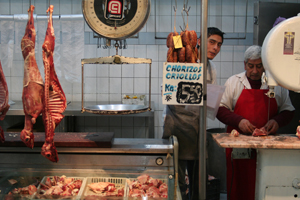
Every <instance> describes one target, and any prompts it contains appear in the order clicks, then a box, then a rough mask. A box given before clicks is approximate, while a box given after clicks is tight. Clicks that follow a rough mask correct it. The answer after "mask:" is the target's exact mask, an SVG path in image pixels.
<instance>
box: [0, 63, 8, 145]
mask: <svg viewBox="0 0 300 200" xmlns="http://www.w3.org/2000/svg"><path fill="white" fill-rule="evenodd" d="M9 107H10V105H9V104H8V87H7V83H6V79H5V76H4V73H3V69H2V65H1V61H0V120H3V119H4V118H5V115H6V113H7V111H8V109H9ZM4 141H5V138H4V132H3V129H2V127H1V126H0V142H4Z"/></svg>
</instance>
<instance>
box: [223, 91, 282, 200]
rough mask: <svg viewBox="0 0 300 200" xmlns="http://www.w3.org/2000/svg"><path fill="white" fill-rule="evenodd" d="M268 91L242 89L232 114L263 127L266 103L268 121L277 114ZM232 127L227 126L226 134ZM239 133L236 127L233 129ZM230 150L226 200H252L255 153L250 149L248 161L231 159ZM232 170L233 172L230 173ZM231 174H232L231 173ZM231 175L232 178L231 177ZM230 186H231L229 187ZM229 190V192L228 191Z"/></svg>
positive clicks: (266, 119)
mask: <svg viewBox="0 0 300 200" xmlns="http://www.w3.org/2000/svg"><path fill="white" fill-rule="evenodd" d="M267 91H268V89H264V90H261V89H243V91H242V93H241V95H240V97H239V98H238V100H237V102H236V105H235V108H234V113H236V114H238V115H241V116H243V117H244V118H245V119H247V120H249V121H250V122H251V123H252V124H253V125H254V126H256V128H261V127H263V126H264V125H265V124H266V123H267V121H268V103H269V100H270V109H269V110H270V111H269V119H270V118H272V117H273V116H275V115H276V114H277V103H276V100H275V98H271V99H269V98H268V96H267V95H265V93H266V92H267ZM232 129H234V127H231V126H228V127H227V133H230V132H231V131H232ZM235 129H236V130H238V131H239V132H240V133H242V132H241V130H239V129H238V128H237V127H235ZM231 152H232V149H231V148H230V149H229V148H227V149H226V163H227V199H228V197H230V200H241V199H243V200H254V199H255V178H256V151H255V150H254V149H252V151H251V158H250V159H232V160H231ZM232 168H233V171H232ZM232 172H233V173H232ZM232 174H233V176H232ZM231 184H232V186H231ZM230 190H231V191H230Z"/></svg>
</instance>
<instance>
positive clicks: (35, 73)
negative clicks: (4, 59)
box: [20, 5, 44, 148]
mask: <svg viewBox="0 0 300 200" xmlns="http://www.w3.org/2000/svg"><path fill="white" fill-rule="evenodd" d="M33 11H34V6H33V5H31V6H30V8H29V9H28V22H27V26H26V29H25V35H24V37H23V38H22V40H21V49H22V54H23V58H24V79H23V94H22V101H23V110H24V113H25V125H24V129H23V130H22V131H21V135H20V136H21V140H22V141H23V142H24V143H25V144H26V146H27V147H29V148H33V146H34V135H33V133H32V128H33V124H35V122H36V118H37V117H38V116H39V115H40V114H41V112H42V109H43V102H42V99H43V95H44V84H43V79H42V76H41V73H40V71H39V69H38V66H37V63H36V60H35V49H34V48H35V35H36V32H35V28H34V20H33Z"/></svg>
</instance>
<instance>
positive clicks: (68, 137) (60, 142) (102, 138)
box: [0, 132, 114, 148]
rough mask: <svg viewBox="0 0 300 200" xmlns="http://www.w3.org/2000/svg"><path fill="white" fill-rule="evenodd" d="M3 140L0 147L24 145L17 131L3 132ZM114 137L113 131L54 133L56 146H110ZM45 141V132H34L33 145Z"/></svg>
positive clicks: (39, 145)
mask: <svg viewBox="0 0 300 200" xmlns="http://www.w3.org/2000/svg"><path fill="white" fill-rule="evenodd" d="M4 137H5V142H4V143H0V147H24V146H26V145H25V144H24V143H23V142H22V140H21V139H20V133H19V132H5V133H4ZM113 138H114V133H113V132H88V133H84V132H58V133H55V136H54V143H55V146H56V147H87V148H94V147H98V148H110V147H111V146H112V141H113ZM44 142H45V133H42V132H37V133H34V146H35V147H42V146H43V144H44Z"/></svg>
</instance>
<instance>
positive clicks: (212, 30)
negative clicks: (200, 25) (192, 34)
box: [207, 27, 225, 42]
mask: <svg viewBox="0 0 300 200" xmlns="http://www.w3.org/2000/svg"><path fill="white" fill-rule="evenodd" d="M224 34H225V33H224V32H222V31H221V30H220V29H218V28H216V27H208V28H207V38H209V37H210V36H211V35H219V36H221V38H222V42H223V40H224V37H223V35H224Z"/></svg>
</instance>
